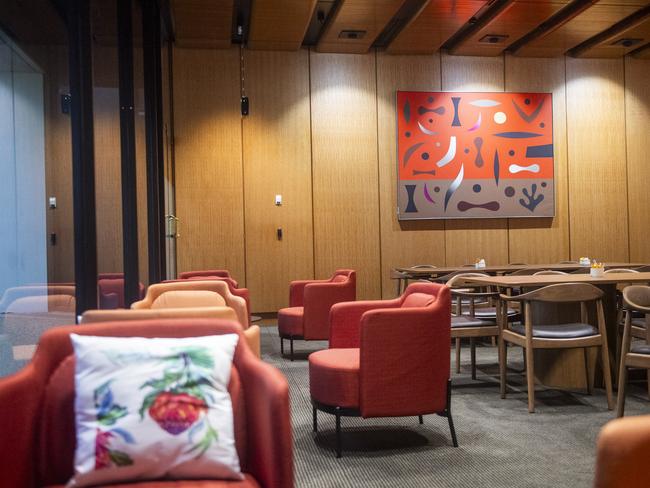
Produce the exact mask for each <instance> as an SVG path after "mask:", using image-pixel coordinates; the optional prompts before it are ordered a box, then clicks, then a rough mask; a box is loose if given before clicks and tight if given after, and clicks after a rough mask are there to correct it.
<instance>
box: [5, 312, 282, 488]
mask: <svg viewBox="0 0 650 488" xmlns="http://www.w3.org/2000/svg"><path fill="white" fill-rule="evenodd" d="M152 322H155V323H152ZM71 333H75V334H81V335H95V336H112V337H197V336H203V335H219V334H230V333H233V334H237V335H239V343H238V344H237V347H236V349H235V354H234V358H233V370H232V374H231V381H230V384H229V387H228V389H229V393H230V395H231V398H232V402H233V416H234V425H235V443H236V447H237V451H238V454H239V457H240V463H241V467H242V470H243V471H244V472H248V473H251V474H252V475H253V476H254V477H255V478H256V479H257V480H258V482H260V485H262V486H281V487H285V488H290V487H292V486H293V470H292V466H293V461H292V447H291V446H292V441H291V424H290V419H289V397H288V385H287V382H286V379H285V378H284V377H283V376H282V375H281V374H280V373H279V371H277V370H276V369H275V368H273V367H271V366H269V365H266V364H264V363H262V362H261V361H259V360H258V359H257V358H255V357H254V356H253V354H252V353H251V351H250V349H249V348H248V347H246V346H244V345H243V344H242V342H243V341H244V340H245V339H244V338H243V336H242V333H241V330H240V329H239V327H238V326H237V324H234V323H232V322H230V321H223V320H214V319H213V320H206V319H174V320H159V321H124V322H107V323H102V324H91V325H88V326H85V327H77V326H66V327H58V328H56V329H52V330H50V331H48V332H47V333H45V334H44V335H43V337H42V339H41V341H40V343H39V346H38V349H37V351H36V355H35V356H34V360H33V361H32V362H31V363H30V364H29V365H28V366H27V367H25V368H24V369H23V370H22V371H20V372H19V373H17V374H16V375H14V376H10V377H7V378H3V379H0V415H1V416H2V418H3V420H4V421H6V428H5V424H3V436H2V437H1V438H0V456H2V459H3V462H5V463H7V465H11V466H13V468H14V469H13V470H11V472H7V473H3V484H4V483H6V486H21V487H34V486H43V485H54V484H63V483H65V482H66V481H67V480H68V479H69V478H70V476H71V475H72V472H73V461H74V459H73V458H74V449H75V441H76V436H75V427H74V355H73V349H72V344H71V342H70V337H69V336H70V334H71Z"/></svg>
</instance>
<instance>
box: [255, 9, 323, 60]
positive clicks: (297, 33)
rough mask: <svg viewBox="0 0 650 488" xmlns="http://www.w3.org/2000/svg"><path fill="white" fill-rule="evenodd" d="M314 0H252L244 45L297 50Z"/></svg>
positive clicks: (307, 23)
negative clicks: (248, 27) (251, 9)
mask: <svg viewBox="0 0 650 488" xmlns="http://www.w3.org/2000/svg"><path fill="white" fill-rule="evenodd" d="M316 2H317V0H255V1H254V2H253V12H252V15H251V28H250V33H249V35H248V43H247V46H248V47H249V48H251V49H270V50H279V51H297V50H298V49H300V46H301V45H302V41H303V39H304V38H305V32H307V27H308V26H309V21H310V20H311V17H312V15H313V14H314V9H315V8H316Z"/></svg>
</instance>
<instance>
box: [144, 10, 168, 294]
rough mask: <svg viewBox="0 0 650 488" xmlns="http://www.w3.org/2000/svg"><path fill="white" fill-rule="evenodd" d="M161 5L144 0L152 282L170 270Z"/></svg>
mask: <svg viewBox="0 0 650 488" xmlns="http://www.w3.org/2000/svg"><path fill="white" fill-rule="evenodd" d="M160 22H161V19H160V8H159V6H158V2H156V1H155V0H143V1H142V36H143V45H142V46H143V56H144V100H145V131H146V141H147V222H148V232H149V234H148V235H149V282H150V283H157V282H159V281H161V280H162V279H163V278H164V277H165V274H166V271H165V268H166V262H165V225H164V219H165V188H164V185H165V179H164V178H165V170H164V152H163V151H164V149H163V133H162V131H163V123H162V79H161V75H162V73H161V65H162V62H161V51H160V48H161V39H160V37H161V30H160Z"/></svg>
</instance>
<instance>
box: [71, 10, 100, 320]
mask: <svg viewBox="0 0 650 488" xmlns="http://www.w3.org/2000/svg"><path fill="white" fill-rule="evenodd" d="M67 7H68V35H69V43H70V46H69V64H70V66H69V70H70V94H71V96H72V103H71V112H70V115H71V131H72V181H73V204H74V255H75V258H74V265H75V270H74V274H75V285H76V286H75V298H76V312H77V316H79V315H81V314H82V313H83V312H84V311H86V310H88V309H92V308H97V226H96V224H95V148H94V138H93V76H92V35H91V27H90V2H88V1H87V0H69V1H68V3H67Z"/></svg>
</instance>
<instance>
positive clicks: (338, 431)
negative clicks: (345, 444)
mask: <svg viewBox="0 0 650 488" xmlns="http://www.w3.org/2000/svg"><path fill="white" fill-rule="evenodd" d="M340 410H341V407H336V413H335V414H334V415H336V457H337V458H340V457H341V412H340Z"/></svg>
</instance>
